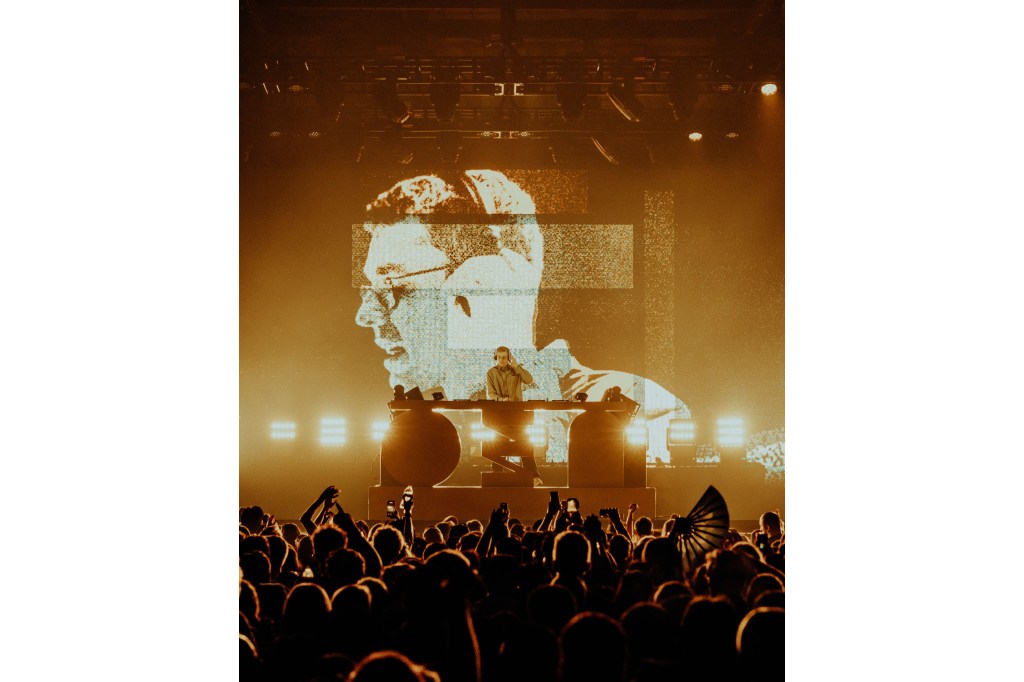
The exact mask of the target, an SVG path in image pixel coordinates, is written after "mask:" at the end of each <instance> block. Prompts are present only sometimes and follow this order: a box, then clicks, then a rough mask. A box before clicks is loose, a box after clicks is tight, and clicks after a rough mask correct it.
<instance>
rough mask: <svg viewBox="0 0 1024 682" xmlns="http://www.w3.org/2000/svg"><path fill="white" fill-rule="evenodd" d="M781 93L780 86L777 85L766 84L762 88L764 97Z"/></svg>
mask: <svg viewBox="0 0 1024 682" xmlns="http://www.w3.org/2000/svg"><path fill="white" fill-rule="evenodd" d="M778 91H779V86H778V85H776V84H775V83H765V84H764V85H762V86H761V94H762V95H774V94H775V93H777V92H778Z"/></svg>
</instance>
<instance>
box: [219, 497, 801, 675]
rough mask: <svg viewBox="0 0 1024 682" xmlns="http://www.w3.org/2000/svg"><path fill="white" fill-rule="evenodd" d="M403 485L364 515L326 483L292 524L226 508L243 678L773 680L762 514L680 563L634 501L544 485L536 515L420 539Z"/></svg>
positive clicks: (778, 541) (434, 528)
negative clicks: (235, 558) (561, 492)
mask: <svg viewBox="0 0 1024 682" xmlns="http://www.w3.org/2000/svg"><path fill="white" fill-rule="evenodd" d="M409 492H410V494H408V495H406V496H405V497H404V498H403V500H402V501H400V502H399V504H398V505H397V509H396V510H395V512H394V513H393V514H390V516H391V518H389V519H388V520H387V521H386V522H384V523H376V524H373V525H369V524H367V523H366V522H364V521H361V520H356V519H354V518H353V517H352V516H351V515H350V514H349V513H347V512H346V511H344V510H343V509H342V507H341V506H340V505H339V504H338V502H337V498H338V490H337V489H336V488H335V487H333V486H329V487H328V488H326V489H325V490H324V491H323V493H321V494H320V496H319V497H318V498H317V499H316V500H315V501H314V502H313V504H311V505H310V507H309V508H308V509H307V510H306V512H305V513H304V514H303V515H302V518H301V520H300V524H301V525H299V524H293V523H285V524H283V525H282V524H279V523H278V522H277V521H276V519H275V517H274V516H272V515H269V514H266V513H264V510H263V509H261V508H260V507H246V508H243V509H241V510H240V512H239V576H240V578H239V656H240V658H239V666H240V670H239V672H240V676H239V677H240V680H243V681H246V680H257V681H264V680H266V681H270V680H295V681H302V682H306V681H317V682H318V681H321V680H348V681H351V682H405V681H409V682H431V681H440V682H492V681H493V682H513V681H522V680H528V681H529V682H602V681H608V682H653V681H659V680H688V679H721V680H774V679H782V678H783V677H784V665H785V656H784V620H785V610H784V609H785V589H784V585H785V573H784V571H785V535H784V529H783V525H782V521H781V519H780V517H779V515H778V514H777V513H776V512H766V513H765V514H763V515H762V517H761V519H760V528H759V529H758V530H755V531H753V532H752V533H751V534H750V536H749V537H748V536H747V535H745V534H742V533H739V532H738V531H736V530H732V529H730V531H729V533H728V535H727V537H726V539H725V541H724V543H723V544H722V546H721V547H719V548H717V549H713V550H711V551H710V552H708V553H707V554H706V555H705V556H704V557H703V560H702V561H701V562H698V563H697V564H696V565H694V566H691V567H690V568H689V570H687V569H686V568H684V562H683V560H682V555H681V553H680V549H679V543H678V537H677V535H676V534H675V532H674V531H675V530H676V528H675V527H676V526H677V525H683V524H676V523H675V517H673V518H672V519H669V520H668V521H666V522H665V523H664V524H662V527H661V528H656V527H655V524H654V522H653V521H652V519H651V518H649V517H646V516H639V518H635V517H637V515H638V513H639V510H638V509H637V508H636V505H630V508H629V510H628V511H627V513H626V517H625V519H623V518H622V517H621V516H620V514H619V511H618V510H617V509H614V508H612V509H601V510H600V511H601V512H602V516H598V515H593V514H592V515H588V516H583V513H582V512H581V510H580V508H579V507H577V509H576V510H575V511H573V510H572V504H571V503H570V504H567V501H559V500H558V499H557V498H556V497H554V496H552V499H551V501H550V502H549V505H548V509H547V513H546V514H545V516H544V517H543V518H542V519H538V520H536V521H532V522H528V521H525V520H520V519H519V518H516V517H515V516H512V515H511V513H510V510H509V509H508V508H507V507H506V506H504V505H501V506H499V507H497V508H496V509H494V511H493V512H492V513H491V515H490V518H489V519H488V520H487V522H486V524H485V523H483V522H481V521H480V520H476V519H468V520H460V519H458V518H456V517H454V516H449V517H447V518H445V519H443V520H441V521H440V522H438V523H436V524H432V525H430V526H429V527H427V528H426V529H424V530H423V531H422V532H420V533H418V532H417V530H416V528H415V525H414V509H415V504H414V498H413V495H412V494H411V491H409ZM574 502H577V501H575V500H574ZM577 504H578V502H577ZM596 510H597V507H595V511H596ZM512 511H514V510H512ZM605 518H606V519H607V522H606V523H603V522H602V519H605Z"/></svg>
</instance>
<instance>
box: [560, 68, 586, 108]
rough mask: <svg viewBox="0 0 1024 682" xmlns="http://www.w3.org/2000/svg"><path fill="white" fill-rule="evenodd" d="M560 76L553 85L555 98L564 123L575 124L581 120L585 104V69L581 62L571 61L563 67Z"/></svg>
mask: <svg viewBox="0 0 1024 682" xmlns="http://www.w3.org/2000/svg"><path fill="white" fill-rule="evenodd" d="M560 76H561V78H560V81H559V82H558V83H557V84H556V85H555V98H556V99H557V100H558V106H559V107H561V109H562V118H563V119H564V120H565V122H566V123H575V122H576V121H579V120H580V119H582V118H583V110H584V108H585V107H586V103H587V84H586V82H585V81H586V77H587V72H586V67H585V66H584V64H583V62H582V61H578V60H574V61H571V62H569V63H568V64H566V65H565V66H564V67H563V69H562V72H561V74H560Z"/></svg>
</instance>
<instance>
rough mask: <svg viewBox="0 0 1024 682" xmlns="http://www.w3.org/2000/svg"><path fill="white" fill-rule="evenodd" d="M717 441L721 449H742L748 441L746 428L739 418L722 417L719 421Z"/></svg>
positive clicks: (716, 434)
mask: <svg viewBox="0 0 1024 682" xmlns="http://www.w3.org/2000/svg"><path fill="white" fill-rule="evenodd" d="M715 439H716V440H717V441H718V445H719V447H726V448H736V447H742V446H743V444H744V443H746V441H747V435H746V426H745V425H744V422H743V420H742V419H740V418H739V417H722V418H721V419H719V420H718V424H717V428H716V432H715Z"/></svg>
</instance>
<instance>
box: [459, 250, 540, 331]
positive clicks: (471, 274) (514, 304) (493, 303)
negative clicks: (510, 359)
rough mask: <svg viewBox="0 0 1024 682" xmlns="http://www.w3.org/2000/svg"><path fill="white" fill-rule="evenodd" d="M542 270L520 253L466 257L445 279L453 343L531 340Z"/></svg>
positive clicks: (507, 252)
mask: <svg viewBox="0 0 1024 682" xmlns="http://www.w3.org/2000/svg"><path fill="white" fill-rule="evenodd" d="M539 284H540V272H539V271H538V270H537V268H535V267H533V265H531V264H530V262H529V261H527V260H526V259H525V258H523V257H522V256H520V255H519V254H517V253H515V252H513V251H510V250H508V249H503V250H502V252H501V254H499V255H490V256H476V257H474V258H470V259H468V260H466V261H465V262H464V263H462V265H460V266H459V267H458V268H457V269H456V270H455V272H453V273H452V274H451V276H450V277H448V279H447V280H446V281H445V283H444V286H443V289H445V290H446V291H447V293H448V294H449V295H450V297H451V298H449V299H448V300H449V302H450V303H449V309H448V341H449V345H450V347H453V348H474V349H479V348H493V347H496V346H500V345H508V344H509V343H512V344H514V345H520V346H530V345H532V343H533V311H534V308H535V305H536V301H537V293H538V291H537V286H538V285H539Z"/></svg>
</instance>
